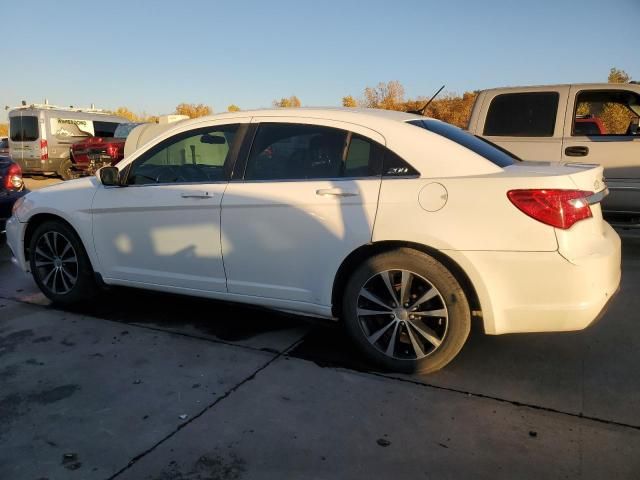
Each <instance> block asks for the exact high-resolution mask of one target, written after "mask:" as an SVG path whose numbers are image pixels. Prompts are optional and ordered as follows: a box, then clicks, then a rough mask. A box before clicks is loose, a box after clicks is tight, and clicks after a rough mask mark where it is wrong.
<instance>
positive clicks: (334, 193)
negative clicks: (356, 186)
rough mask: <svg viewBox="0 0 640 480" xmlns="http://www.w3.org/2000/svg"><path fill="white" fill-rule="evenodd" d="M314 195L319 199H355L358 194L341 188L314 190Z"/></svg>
mask: <svg viewBox="0 0 640 480" xmlns="http://www.w3.org/2000/svg"><path fill="white" fill-rule="evenodd" d="M316 195H318V196H319V197H355V196H357V195H358V194H357V193H355V192H347V191H345V190H342V189H341V188H321V189H319V190H316Z"/></svg>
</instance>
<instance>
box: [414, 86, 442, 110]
mask: <svg viewBox="0 0 640 480" xmlns="http://www.w3.org/2000/svg"><path fill="white" fill-rule="evenodd" d="M443 88H444V85H442V86H441V87H440V88H439V89H438V91H437V92H436V93H434V94H433V97H431V98H430V99H429V101H428V102H427V103H426V104H425V106H424V107H422V108H421V109H420V110H409V111H407V113H414V114H416V115H424V112H425V111H426V110H427V107H428V106H429V105H430V104H431V102H433V99H434V98H436V97H437V96H438V94H439V93H440V92H441V91H442V89H443Z"/></svg>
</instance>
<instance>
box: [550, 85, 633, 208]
mask: <svg viewBox="0 0 640 480" xmlns="http://www.w3.org/2000/svg"><path fill="white" fill-rule="evenodd" d="M571 98H572V99H575V104H574V105H575V106H574V108H572V109H570V110H568V111H567V116H566V124H567V128H566V129H565V137H564V139H563V148H562V159H563V160H565V161H571V162H582V163H597V164H600V165H602V166H603V167H604V175H605V178H606V181H607V186H608V187H609V191H610V195H609V196H608V197H607V198H605V200H604V201H603V202H602V207H603V209H605V210H606V211H608V212H633V213H640V135H639V132H638V114H639V113H640V94H639V93H638V92H635V91H632V90H631V88H630V87H628V88H611V89H601V88H599V89H585V88H584V87H581V86H579V85H576V86H572V87H571ZM569 126H570V128H569Z"/></svg>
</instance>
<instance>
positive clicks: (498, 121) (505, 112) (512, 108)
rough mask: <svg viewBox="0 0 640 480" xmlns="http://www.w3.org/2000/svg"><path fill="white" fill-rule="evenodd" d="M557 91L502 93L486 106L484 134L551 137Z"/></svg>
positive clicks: (554, 119) (553, 127) (557, 96)
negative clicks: (487, 109)
mask: <svg viewBox="0 0 640 480" xmlns="http://www.w3.org/2000/svg"><path fill="white" fill-rule="evenodd" d="M558 100H559V94H558V93H557V92H531V93H506V94H502V95H497V96H496V97H494V99H493V100H492V101H491V105H489V111H488V112H487V119H486V122H485V126H484V132H483V134H484V135H487V136H496V137H552V136H553V132H554V129H555V125H556V114H557V111H558Z"/></svg>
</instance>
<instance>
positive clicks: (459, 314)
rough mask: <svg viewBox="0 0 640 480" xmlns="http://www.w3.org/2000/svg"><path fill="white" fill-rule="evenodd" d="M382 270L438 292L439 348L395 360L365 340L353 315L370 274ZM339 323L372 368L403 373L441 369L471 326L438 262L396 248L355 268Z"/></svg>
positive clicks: (455, 286)
mask: <svg viewBox="0 0 640 480" xmlns="http://www.w3.org/2000/svg"><path fill="white" fill-rule="evenodd" d="M385 270H409V271H412V272H414V273H416V274H418V275H420V276H422V277H424V278H425V279H427V280H428V281H429V282H430V283H431V284H432V285H433V286H434V287H435V288H437V289H438V291H439V292H440V294H441V295H442V298H443V300H444V303H445V305H446V307H447V313H448V326H447V333H446V335H445V338H444V340H443V343H442V344H441V345H440V347H439V348H438V349H437V350H436V351H435V352H433V353H432V354H429V355H428V356H427V357H425V358H422V359H420V360H399V359H393V358H390V357H388V356H386V355H385V354H384V353H382V352H381V351H379V350H378V349H377V348H375V347H374V346H373V345H371V343H369V341H368V340H367V339H366V337H365V332H364V330H363V329H362V327H361V326H360V321H359V319H358V315H357V301H358V296H359V293H360V289H361V288H362V287H363V286H364V284H365V283H366V282H367V281H368V280H369V279H370V278H371V277H372V276H374V275H376V274H377V273H380V272H382V271H385ZM343 323H344V326H345V328H346V330H347V332H348V334H349V335H350V337H351V338H352V339H353V340H354V341H355V343H356V345H357V346H358V347H359V349H360V350H361V351H362V352H363V353H364V354H365V355H367V356H368V357H369V358H370V359H371V360H372V361H373V362H374V363H375V364H376V365H378V366H380V367H382V368H384V369H387V370H394V371H400V372H404V373H415V372H420V373H429V372H433V371H436V370H439V369H441V368H442V367H444V366H445V365H446V364H447V363H449V362H450V361H451V360H452V359H453V358H454V357H455V356H456V355H457V354H458V353H459V352H460V350H461V349H462V347H463V345H464V343H465V341H466V339H467V337H468V335H469V331H470V327H471V312H470V309H469V304H468V301H467V299H466V296H465V294H464V291H463V290H462V287H460V284H459V283H458V281H457V280H456V279H455V277H454V276H453V275H452V274H451V273H450V272H449V270H448V269H447V268H446V267H444V265H442V264H441V263H440V262H438V261H437V260H435V259H434V258H433V257H430V256H428V255H426V254H423V253H421V252H416V251H414V250H410V249H399V250H396V251H393V252H388V253H383V254H379V255H376V256H373V257H370V258H369V259H367V260H366V261H365V262H364V263H363V264H362V265H361V266H360V267H359V268H357V269H356V270H355V271H354V273H353V275H352V276H351V278H350V279H349V282H348V283H347V287H346V290H345V296H344V300H343Z"/></svg>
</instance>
